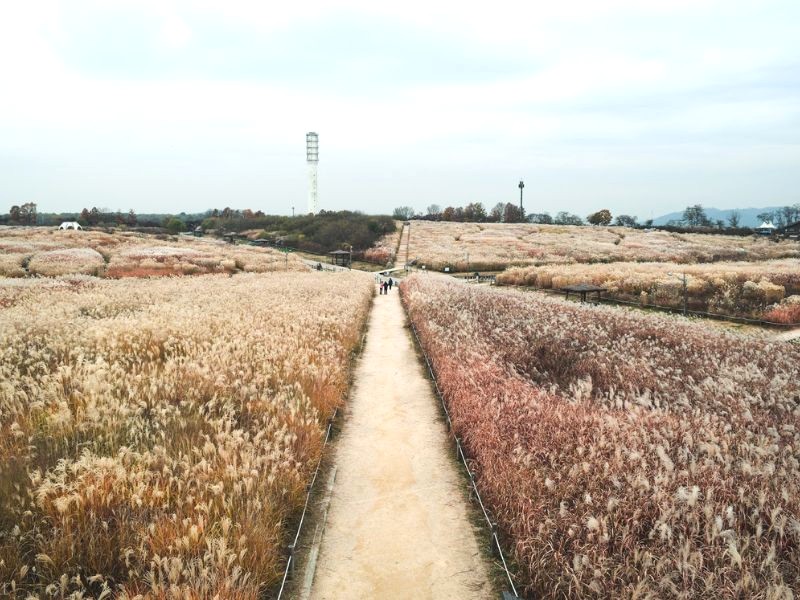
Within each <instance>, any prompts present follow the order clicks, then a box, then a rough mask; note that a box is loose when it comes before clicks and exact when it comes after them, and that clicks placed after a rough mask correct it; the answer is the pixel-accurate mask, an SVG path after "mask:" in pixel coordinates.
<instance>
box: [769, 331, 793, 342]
mask: <svg viewBox="0 0 800 600" xmlns="http://www.w3.org/2000/svg"><path fill="white" fill-rule="evenodd" d="M798 338H800V328H798V329H790V330H789V331H782V332H781V333H776V334H775V335H774V336H773V338H772V339H773V340H775V341H778V342H791V341H792V340H796V339H798Z"/></svg>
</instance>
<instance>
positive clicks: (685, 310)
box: [683, 273, 689, 317]
mask: <svg viewBox="0 0 800 600" xmlns="http://www.w3.org/2000/svg"><path fill="white" fill-rule="evenodd" d="M688 293H689V291H688V289H687V287H686V273H684V274H683V316H684V317H685V316H686V314H687V307H686V304H687V296H688Z"/></svg>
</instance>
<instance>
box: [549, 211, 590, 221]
mask: <svg viewBox="0 0 800 600" xmlns="http://www.w3.org/2000/svg"><path fill="white" fill-rule="evenodd" d="M553 221H554V223H555V224H556V225H583V219H581V218H580V217H579V216H578V215H573V214H572V213H568V212H567V211H565V210H562V211H561V212H559V213H558V214H557V215H556V218H555V219H554V220H553Z"/></svg>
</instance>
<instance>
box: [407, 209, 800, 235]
mask: <svg viewBox="0 0 800 600" xmlns="http://www.w3.org/2000/svg"><path fill="white" fill-rule="evenodd" d="M392 216H393V217H394V218H395V219H400V220H403V221H407V220H409V219H419V220H425V221H453V222H459V223H538V224H545V225H587V224H588V225H606V226H607V225H614V226H619V227H634V228H635V227H645V228H649V227H652V226H653V220H652V219H647V220H646V221H644V222H642V223H640V222H639V220H638V218H637V217H636V216H634V215H625V214H622V215H617V216H616V217H614V216H613V215H612V214H611V211H610V210H609V209H607V208H603V209H600V210H598V211H597V212H593V213H591V214H589V215H587V216H586V218H585V219H584V218H583V217H580V216H579V215H576V214H573V213H570V212H567V211H560V212H558V213H556V215H555V216H551V215H550V213H547V212H544V213H528V214H526V213H525V211H524V210H522V209H520V207H519V206H517V205H516V204H511V203H510V202H509V203H506V204H503V203H502V202H500V203H498V204H496V205H495V206H494V207H493V208H492V209H491V210H490V211H488V212H487V211H486V208H485V207H484V206H483V204H481V203H480V202H471V203H469V204H467V205H466V206H463V207H460V206H458V207H453V206H448V207H446V208H445V209H442V208H441V207H440V206H439V205H438V204H431V205H430V206H428V208H427V211H426V212H425V213H421V212H416V211H415V210H414V209H413V208H412V207H410V206H398V207H397V208H395V209H394V212H393V213H392ZM758 219H759V220H761V221H765V222H768V223H772V224H773V225H775V226H776V227H777V228H781V227H785V226H787V225H790V224H791V223H795V222H797V221H800V204H794V205H792V206H784V207H783V208H781V209H778V210H774V211H765V212H763V213H759V214H758ZM667 227H675V228H686V229H712V230H713V229H716V230H728V229H741V228H742V226H741V212H740V211H739V210H733V211H731V213H730V215H729V216H728V217H727V219H726V220H722V219H717V220H712V219H710V218H709V217H708V215H707V214H706V211H705V209H704V208H703V206H702V205H700V204H694V205H691V206H687V207H686V208H685V209H684V211H683V215H682V218H681V219H676V220H671V221H669V222H668V223H667ZM745 229H748V230H749V228H745Z"/></svg>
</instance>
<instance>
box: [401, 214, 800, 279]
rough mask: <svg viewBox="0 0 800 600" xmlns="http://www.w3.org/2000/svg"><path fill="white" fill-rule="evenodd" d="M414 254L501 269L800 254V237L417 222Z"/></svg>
mask: <svg viewBox="0 0 800 600" xmlns="http://www.w3.org/2000/svg"><path fill="white" fill-rule="evenodd" d="M410 255H411V257H413V258H417V259H418V260H419V263H420V264H424V265H426V266H427V268H428V269H434V270H443V269H444V267H450V268H451V270H456V271H475V270H478V271H482V270H501V269H504V268H506V267H509V266H521V265H546V264H565V263H598V262H676V263H680V264H689V263H709V262H719V261H737V260H739V261H753V260H768V259H778V258H797V257H800V244H798V243H797V242H795V241H788V240H787V241H781V242H774V241H771V240H768V239H764V238H763V237H758V236H751V237H738V236H725V235H708V234H700V233H690V234H677V233H667V232H664V231H652V232H646V231H644V230H640V229H629V228H626V227H575V226H566V225H564V226H562V225H531V224H524V223H446V222H438V223H437V222H430V221H414V222H413V225H412V226H411V245H410Z"/></svg>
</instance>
